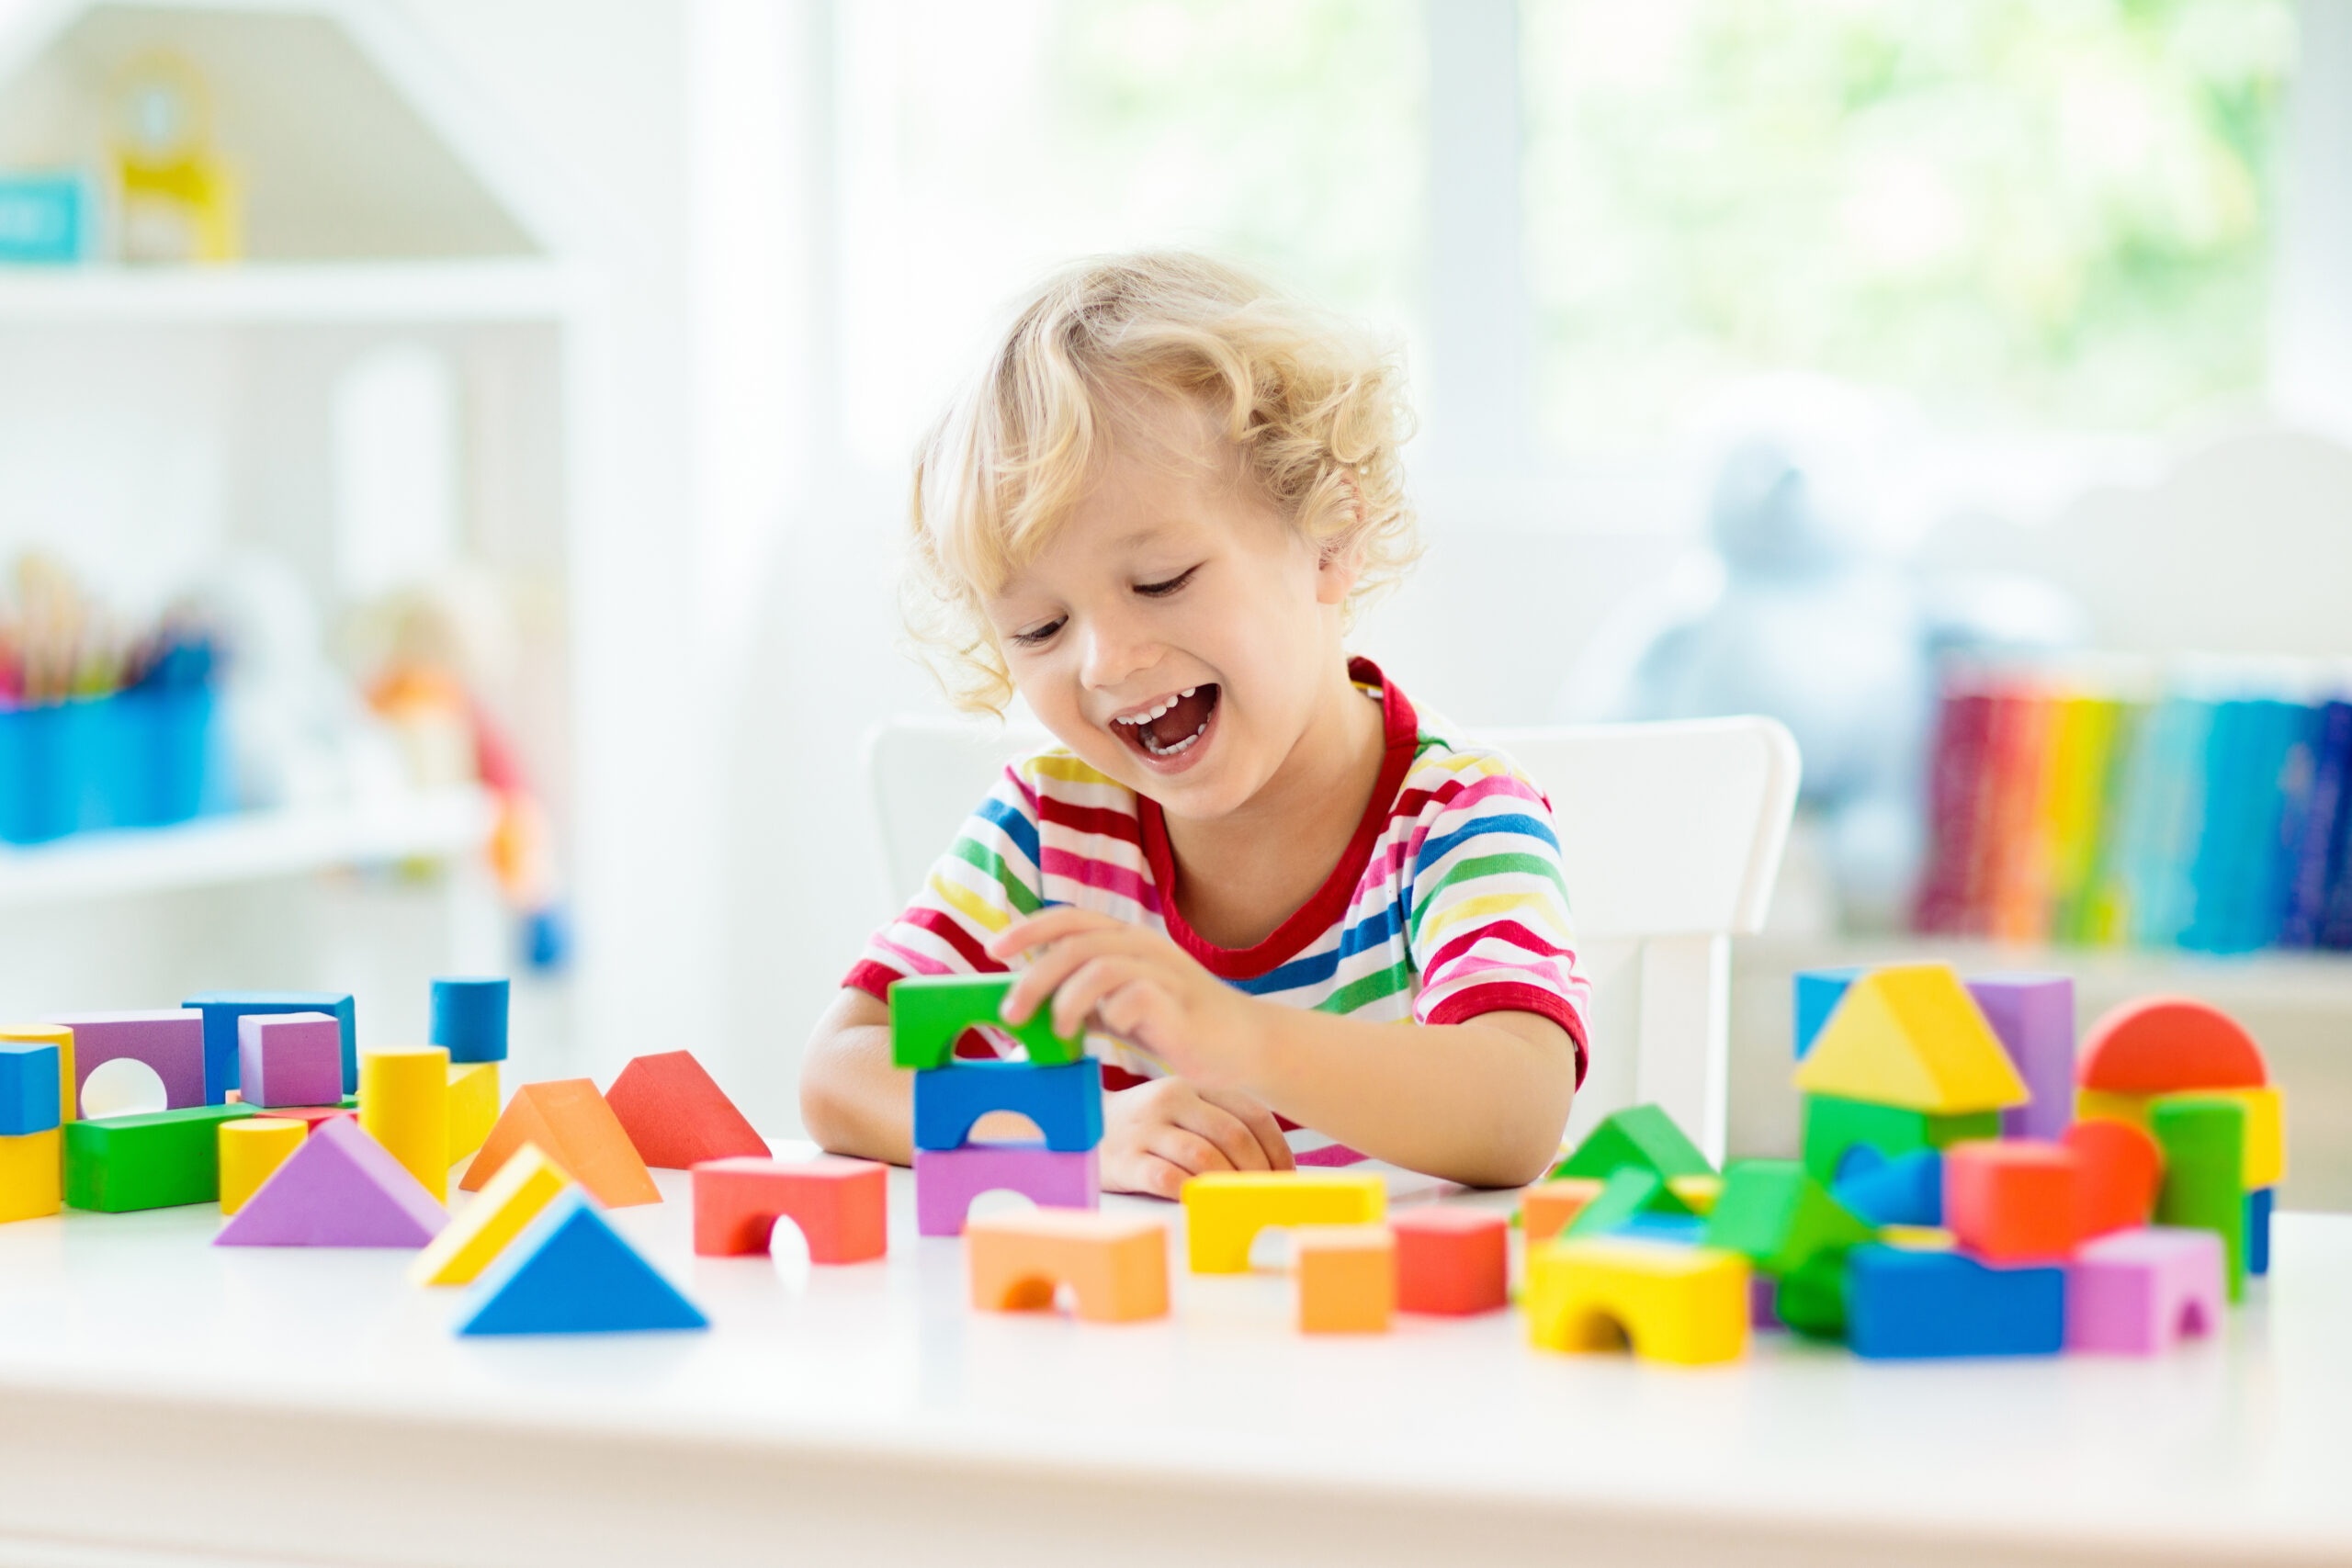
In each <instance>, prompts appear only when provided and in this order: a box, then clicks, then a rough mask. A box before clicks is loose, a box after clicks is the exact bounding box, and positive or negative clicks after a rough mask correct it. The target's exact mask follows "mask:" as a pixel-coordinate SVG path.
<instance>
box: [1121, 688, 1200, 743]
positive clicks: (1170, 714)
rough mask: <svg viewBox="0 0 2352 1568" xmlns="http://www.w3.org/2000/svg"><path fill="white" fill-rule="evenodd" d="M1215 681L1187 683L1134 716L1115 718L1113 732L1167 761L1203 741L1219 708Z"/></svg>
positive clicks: (1127, 741)
mask: <svg viewBox="0 0 2352 1568" xmlns="http://www.w3.org/2000/svg"><path fill="white" fill-rule="evenodd" d="M1216 697H1217V689H1216V686H1215V685H1206V686H1187V687H1185V688H1184V689H1183V690H1182V691H1181V692H1179V693H1177V694H1175V695H1174V696H1172V697H1164V698H1162V699H1161V700H1160V702H1159V705H1158V706H1157V707H1154V708H1151V709H1148V710H1147V711H1146V712H1144V713H1141V714H1138V715H1136V716H1134V717H1132V718H1114V719H1113V720H1112V721H1111V729H1112V732H1113V733H1114V734H1115V735H1117V736H1118V737H1119V739H1122V740H1124V741H1125V742H1126V743H1127V744H1128V745H1130V746H1132V747H1134V748H1135V749H1136V750H1138V751H1140V752H1142V753H1143V754H1144V755H1145V756H1147V757H1151V758H1156V759H1159V760H1160V761H1168V760H1170V759H1173V758H1177V757H1181V756H1182V755H1183V754H1184V753H1185V752H1187V751H1189V750H1192V749H1193V747H1195V746H1197V745H1199V744H1200V741H1201V737H1202V736H1204V735H1205V734H1207V733H1208V728H1209V717H1210V716H1211V715H1213V714H1215V713H1216Z"/></svg>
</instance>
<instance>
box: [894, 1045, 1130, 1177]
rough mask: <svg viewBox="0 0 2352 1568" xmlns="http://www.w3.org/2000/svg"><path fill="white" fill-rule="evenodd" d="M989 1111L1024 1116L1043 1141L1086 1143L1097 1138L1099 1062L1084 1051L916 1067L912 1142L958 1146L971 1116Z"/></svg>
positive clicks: (1069, 1150)
mask: <svg viewBox="0 0 2352 1568" xmlns="http://www.w3.org/2000/svg"><path fill="white" fill-rule="evenodd" d="M989 1111H1018V1112H1019V1113H1020V1114H1022V1115H1023V1116H1026V1117H1027V1118H1029V1120H1030V1121H1031V1122H1035V1123H1036V1126H1037V1131H1038V1133H1039V1134H1041V1135H1042V1136H1043V1137H1044V1138H1045V1140H1046V1147H1047V1148H1049V1149H1056V1150H1058V1151H1060V1152H1062V1153H1065V1154H1074V1153H1076V1152H1077V1151H1078V1150H1080V1149H1091V1148H1092V1147H1093V1146H1094V1145H1097V1144H1099V1143H1101V1142H1102V1141H1103V1064H1101V1063H1100V1062H1098V1061H1096V1060H1095V1059H1094V1058H1093V1057H1091V1056H1086V1057H1081V1058H1080V1059H1079V1060H1078V1061H1075V1062H1069V1063H1067V1064H1065V1065H1063V1066H1058V1067H1037V1066H1030V1065H1029V1064H1028V1063H1026V1062H973V1063H968V1064H958V1065H956V1066H946V1067H920V1068H917V1069H916V1071H915V1123H914V1144H915V1147H917V1148H919V1149H955V1148H961V1147H963V1145H964V1142H965V1140H966V1139H967V1138H969V1137H970V1136H971V1135H972V1123H973V1122H978V1120H979V1119H980V1118H981V1117H983V1116H985V1115H987V1114H988V1113H989Z"/></svg>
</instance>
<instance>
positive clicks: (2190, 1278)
mask: <svg viewBox="0 0 2352 1568" xmlns="http://www.w3.org/2000/svg"><path fill="white" fill-rule="evenodd" d="M2224 1267H2225V1265H2224V1262H2223V1258H2222V1238H2221V1237H2220V1236H2217V1235H2214V1234H2213V1233H2212V1232H2211V1231H2201V1230H2164V1229H2156V1230H2128V1231H2117V1232H2115V1233H2114V1234H2113V1235H2103V1236H2100V1237H2099V1238H2098V1240H2096V1241H2092V1242H2089V1243H2086V1245H2085V1246H2084V1247H2083V1249H2082V1251H2081V1252H2080V1253H2079V1254H2078V1255H2077V1256H2076V1257H2075V1260H2074V1262H2073V1263H2072V1264H2070V1265H2068V1267H2067V1269H2066V1348H2067V1349H2069V1350H2088V1351H2093V1352H2102V1353H2105V1354H2107V1355H2110V1356H2160V1355H2162V1354H2164V1353H2165V1351H2167V1350H2169V1349H2171V1348H2173V1347H2174V1346H2175V1345H2177V1344H2178V1343H2180V1341H2181V1340H2183V1339H2185V1338H2188V1337H2201V1336H2204V1335H2208V1334H2211V1333H2212V1332H2213V1331H2214V1330H2215V1329H2216V1328H2218V1327H2219V1326H2220V1325H2221V1322H2222V1310H2223V1308H2222V1296H2223V1286H2222V1269H2223V1268H2224Z"/></svg>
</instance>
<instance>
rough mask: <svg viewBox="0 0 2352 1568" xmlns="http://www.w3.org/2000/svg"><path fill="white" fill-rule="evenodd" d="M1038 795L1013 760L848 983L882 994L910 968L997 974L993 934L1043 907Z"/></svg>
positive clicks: (918, 972)
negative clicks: (990, 944) (991, 952)
mask: <svg viewBox="0 0 2352 1568" xmlns="http://www.w3.org/2000/svg"><path fill="white" fill-rule="evenodd" d="M1037 818H1038V802H1037V794H1036V791H1035V790H1034V789H1032V788H1031V787H1030V785H1029V784H1028V782H1027V781H1026V780H1025V779H1023V777H1022V775H1021V772H1020V764H1018V763H1015V764H1013V765H1012V766H1010V767H1007V768H1006V769H1005V770H1004V773H1003V775H1002V776H1001V777H1000V778H999V779H998V780H997V782H996V787H995V788H994V789H991V790H990V791H989V795H988V798H987V799H985V800H983V801H981V802H980V804H979V806H978V808H977V809H975V810H974V811H973V813H972V815H971V816H970V817H969V818H967V819H966V820H965V823H964V826H963V828H962V829H961V830H960V831H958V832H957V833H956V841H955V842H954V843H952V844H950V845H949V846H948V849H947V852H946V853H944V854H943V855H941V856H940V857H939V859H938V860H937V861H936V862H935V863H933V865H932V868H931V872H930V874H929V875H928V876H926V877H925V878H924V879H923V885H922V891H921V892H919V893H917V894H916V895H915V897H914V900H913V902H911V903H910V904H909V905H908V906H907V907H906V908H905V910H904V911H902V912H901V913H900V914H899V918H898V919H894V920H892V921H891V922H890V923H889V924H888V925H887V926H885V927H883V928H882V929H881V930H880V931H876V932H875V933H874V936H873V939H872V940H871V941H869V942H867V943H866V944H865V953H862V954H860V955H859V957H858V961H857V963H856V964H855V965H854V967H852V969H851V970H850V972H849V974H848V976H846V977H845V978H843V980H842V985H843V986H845V987H856V988H857V989H858V990H861V991H864V992H865V993H866V994H868V995H869V996H872V997H873V998H876V1000H877V1001H887V1000H888V999H889V992H890V983H891V982H892V981H893V980H898V979H901V978H903V977H905V976H909V975H994V974H1001V973H1003V972H1004V970H1005V968H1006V967H1007V966H1006V965H1005V964H1001V963H999V962H998V961H997V960H995V959H993V958H990V957H989V954H988V942H989V938H991V937H993V936H995V935H996V934H997V932H999V931H1003V930H1004V929H1005V928H1006V927H1008V926H1010V925H1012V922H1013V921H1015V920H1017V919H1023V918H1025V917H1027V916H1030V915H1034V914H1035V913H1036V912H1037V911H1038V910H1039V909H1041V908H1044V907H1045V899H1044V897H1043V896H1042V895H1041V894H1040V893H1039V891H1038V889H1039V888H1040V886H1042V885H1043V881H1042V876H1041V874H1040V873H1039V871H1038V850H1037Z"/></svg>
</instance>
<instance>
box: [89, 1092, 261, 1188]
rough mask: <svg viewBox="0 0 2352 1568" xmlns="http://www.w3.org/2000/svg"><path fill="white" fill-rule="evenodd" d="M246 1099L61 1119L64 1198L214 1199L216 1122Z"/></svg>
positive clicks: (234, 1113) (236, 1112) (248, 1111)
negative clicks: (140, 1113)
mask: <svg viewBox="0 0 2352 1568" xmlns="http://www.w3.org/2000/svg"><path fill="white" fill-rule="evenodd" d="M252 1114H254V1108H253V1107H252V1106H250V1105H198V1106H192V1107H190V1108H189V1109H187V1110H186V1111H156V1112H154V1113H153V1115H147V1116H104V1117H100V1118H98V1119H96V1120H95V1121H88V1120H85V1121H79V1122H67V1123H66V1124H65V1201H67V1202H68V1203H70V1204H72V1205H73V1206H74V1208H77V1209H99V1210H103V1211H105V1212H106V1213H116V1214H119V1213H126V1212H128V1211H130V1210H132V1209H166V1208H170V1207H171V1206H173V1205H174V1204H175V1203H215V1202H218V1201H220V1123H221V1122H234V1121H236V1120H237V1119H238V1118H240V1117H243V1116H251V1115H252Z"/></svg>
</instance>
